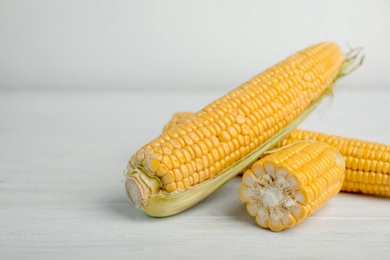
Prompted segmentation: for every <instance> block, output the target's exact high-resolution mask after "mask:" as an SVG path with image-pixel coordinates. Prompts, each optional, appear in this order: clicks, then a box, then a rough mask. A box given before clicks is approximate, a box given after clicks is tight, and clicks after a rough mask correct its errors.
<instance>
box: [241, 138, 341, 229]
mask: <svg viewBox="0 0 390 260" xmlns="http://www.w3.org/2000/svg"><path fill="white" fill-rule="evenodd" d="M344 174H345V162H344V158H343V157H342V155H341V154H340V153H339V152H338V151H337V149H335V148H334V147H331V146H329V145H328V144H325V143H322V142H311V141H306V142H305V141H303V142H299V143H293V144H290V145H288V146H285V147H282V148H280V149H278V150H277V151H276V152H274V153H271V154H270V155H268V156H266V157H264V158H262V159H260V160H259V161H257V162H256V163H254V164H253V165H252V168H251V169H250V170H247V171H246V172H245V173H244V175H243V177H242V185H241V187H240V190H239V196H240V199H241V200H242V201H243V202H246V208H247V211H248V213H249V214H250V215H252V216H254V217H255V218H256V222H257V224H258V225H259V226H261V227H263V228H270V229H271V230H273V231H281V230H283V229H285V228H288V227H292V226H294V225H296V224H298V223H299V222H301V221H302V220H303V219H305V218H306V217H307V216H309V215H311V214H313V213H314V212H316V211H317V210H318V209H319V208H321V207H322V206H323V205H324V204H325V203H326V202H327V201H328V200H329V199H330V198H331V197H333V196H334V195H335V194H337V193H338V192H339V191H340V189H341V186H342V184H343V180H344Z"/></svg>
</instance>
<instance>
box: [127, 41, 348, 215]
mask: <svg viewBox="0 0 390 260" xmlns="http://www.w3.org/2000/svg"><path fill="white" fill-rule="evenodd" d="M352 57H354V55H350V56H348V55H347V56H346V58H345V59H344V57H343V55H342V53H341V50H340V48H339V47H338V45H336V44H333V43H326V42H325V43H320V44H317V45H313V46H311V47H308V48H306V49H304V50H302V51H300V52H298V53H296V54H294V55H292V56H291V57H289V58H287V59H286V60H284V61H282V62H280V63H278V64H276V65H275V66H273V67H271V68H270V69H268V70H266V71H265V72H263V73H260V74H258V75H257V76H255V77H254V78H253V79H252V80H250V81H248V82H247V83H245V84H243V85H241V86H239V87H237V88H236V89H233V90H232V91H231V92H229V93H227V94H226V95H225V96H223V97H221V98H220V99H218V100H216V101H214V102H212V103H211V104H209V105H208V106H206V107H204V108H203V109H202V110H200V111H199V112H197V113H194V114H192V113H187V114H178V115H177V118H176V119H175V117H174V120H175V121H172V122H170V123H169V124H168V125H167V126H165V127H164V132H163V133H162V134H161V135H160V136H159V137H157V138H156V139H155V140H152V141H151V142H150V143H149V144H147V145H145V146H144V147H142V148H141V149H140V150H139V151H138V152H137V153H136V154H137V155H136V156H133V157H132V158H131V160H130V161H129V163H128V167H127V169H126V172H125V175H126V177H127V182H126V183H127V184H126V190H127V194H128V196H129V197H131V198H130V202H131V203H132V204H133V205H134V206H136V207H139V208H141V209H142V210H143V211H144V212H146V213H147V214H149V215H152V216H160V217H161V216H169V215H173V214H176V213H178V212H180V211H182V210H185V209H186V208H188V207H190V206H192V205H194V204H195V203H197V202H199V201H200V200H202V199H204V198H205V197H206V196H208V195H209V194H211V193H212V192H213V191H215V190H216V189H218V188H219V187H220V186H221V185H223V184H224V183H226V182H227V181H228V180H229V179H231V178H232V177H233V176H235V175H237V174H238V173H240V172H241V171H243V170H244V169H245V168H246V167H247V165H249V164H250V163H252V162H253V161H255V160H256V159H257V158H259V157H260V156H261V155H262V154H263V153H264V151H266V150H268V149H270V148H272V147H273V146H275V145H276V143H277V142H279V141H280V140H281V139H282V138H283V137H284V136H286V135H287V134H288V133H290V132H291V131H292V130H293V129H294V128H295V127H296V126H297V125H298V124H299V123H300V122H302V120H303V119H304V118H305V117H306V116H307V115H308V114H309V113H310V112H311V111H312V110H313V109H314V108H315V107H316V106H317V104H318V103H319V102H320V101H321V100H322V98H323V97H324V96H326V93H328V91H329V90H330V89H332V88H333V86H334V82H335V80H336V79H337V78H338V76H339V75H344V74H345V73H346V72H347V73H348V67H349V66H350V65H351V64H352V65H353V58H352ZM280 111H285V112H284V113H281V112H280ZM202 144H204V145H202ZM206 147H207V149H206ZM154 151H157V152H159V153H160V154H161V156H160V155H159V156H155V157H153V158H154V160H158V158H160V161H159V162H160V164H159V165H158V162H155V161H153V162H152V163H149V162H150V158H151V156H153V153H154ZM179 152H180V153H179ZM181 154H183V156H184V158H183V156H181ZM177 155H179V156H177ZM210 157H212V160H211V161H212V162H213V163H212V164H211V163H209V162H208V161H206V160H204V158H210ZM183 159H185V162H183ZM183 164H185V165H186V166H187V167H186V168H188V172H187V171H184V172H182V171H183V167H182V165H183ZM157 167H158V168H157ZM190 167H191V169H190ZM177 170H178V171H179V172H181V173H182V178H181V180H180V177H178V176H177V175H178V174H179V172H178V171H177ZM179 182H180V184H179ZM188 183H189V185H188ZM183 186H184V187H185V189H184V190H183V189H182V187H183ZM297 214H298V213H297Z"/></svg>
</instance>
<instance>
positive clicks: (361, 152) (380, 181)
mask: <svg viewBox="0 0 390 260" xmlns="http://www.w3.org/2000/svg"><path fill="white" fill-rule="evenodd" d="M302 140H317V141H321V142H325V143H327V144H329V145H330V146H333V147H335V148H336V149H338V150H339V151H340V153H341V154H342V155H343V156H344V158H345V162H346V173H345V181H344V184H343V187H342V188H341V190H342V191H346V192H357V193H364V194H370V195H377V196H386V197H390V146H389V145H385V144H380V143H374V142H367V141H361V140H357V139H352V138H344V137H341V136H335V135H326V134H322V133H316V132H311V131H303V130H295V131H293V132H292V133H291V134H290V136H288V137H287V138H286V139H284V140H283V141H282V142H280V143H279V144H278V146H284V145H286V144H290V143H294V142H297V141H302Z"/></svg>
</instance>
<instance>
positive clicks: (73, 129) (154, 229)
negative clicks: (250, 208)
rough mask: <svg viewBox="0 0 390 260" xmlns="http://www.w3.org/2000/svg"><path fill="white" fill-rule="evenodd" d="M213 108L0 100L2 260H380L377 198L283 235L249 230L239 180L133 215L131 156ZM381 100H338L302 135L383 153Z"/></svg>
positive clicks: (369, 96)
mask: <svg viewBox="0 0 390 260" xmlns="http://www.w3.org/2000/svg"><path fill="white" fill-rule="evenodd" d="M218 96H219V95H218V93H210V94H204V95H203V94H202V95H200V94H198V95H193V94H174V95H168V94H132V93H100V94H86V93H84V94H83V93H78V94H76V93H73V94H55V93H52V94H48V93H41V94H33V93H2V94H1V95H0V144H1V145H0V259H13V258H14V259H21V258H28V259H43V258H55V259H69V258H72V259H73V258H87V257H91V258H92V257H93V258H95V259H107V258H112V257H123V258H129V259H149V258H162V259H168V258H172V259H177V258H183V257H185V258H188V259H191V258H192V259H199V258H226V259H237V258H243V257H245V258H249V259H258V258H259V257H266V258H267V259H268V258H271V259H272V258H274V259H281V258H298V257H299V258H306V259H309V258H310V259H313V258H315V259H329V258H334V259H341V258H344V259H345V258H347V259H348V258H352V257H356V258H360V259H362V258H368V257H370V258H373V259H386V258H387V257H389V256H390V247H389V246H388V245H389V242H390V225H389V223H390V207H389V199H387V198H377V197H371V196H363V195H355V194H347V193H341V194H339V195H337V196H336V197H335V198H334V199H332V200H331V201H330V202H329V203H328V205H327V206H326V207H324V208H322V209H321V210H320V211H318V212H317V213H316V214H315V215H313V216H311V217H310V218H309V219H307V220H306V221H304V222H302V223H301V224H299V226H297V227H295V228H292V229H288V230H286V231H284V232H281V233H274V232H271V231H268V230H264V229H261V228H259V227H257V226H256V224H255V223H254V220H253V219H252V218H251V217H250V216H249V215H248V214H247V213H246V211H245V207H244V205H243V204H242V203H241V202H240V201H239V199H238V196H237V189H238V187H239V185H240V179H239V178H238V177H237V178H235V179H233V180H232V181H231V182H229V183H228V184H227V185H225V186H224V187H222V188H221V189H220V190H218V191H217V192H216V193H214V194H213V195H212V196H210V197H209V198H207V199H206V200H204V201H203V202H201V203H200V204H198V205H196V206H195V207H193V208H191V209H189V210H187V211H185V212H183V213H181V214H179V215H176V216H173V217H169V218H162V219H156V218H151V217H148V216H146V215H144V214H143V213H142V212H140V211H138V210H137V209H135V208H132V207H131V205H130V204H129V203H128V201H127V198H126V195H125V192H124V187H123V186H124V177H123V175H122V174H121V173H122V170H123V168H124V167H125V165H126V162H127V160H128V158H129V156H130V155H131V154H132V153H133V152H135V151H136V149H138V148H139V147H140V146H141V145H143V144H144V143H145V142H147V141H149V140H150V139H151V138H153V137H155V136H156V135H157V134H159V132H160V131H161V130H160V129H161V126H162V125H163V124H164V123H165V122H166V121H167V120H168V119H169V117H170V115H171V114H172V113H173V112H175V111H178V110H196V109H199V108H201V107H202V106H203V105H205V104H207V103H208V102H209V101H211V100H213V99H214V98H217V97H218ZM389 98H390V93H389V92H384V93H345V92H344V93H343V92H341V93H339V94H338V95H336V96H335V97H334V98H333V100H332V103H331V105H330V103H328V104H325V105H324V106H322V107H320V108H319V110H318V111H317V112H316V113H315V114H313V115H312V116H311V117H310V118H308V120H307V121H305V123H304V124H303V126H302V128H303V127H304V128H307V129H312V130H319V131H323V132H332V133H334V134H341V135H349V136H353V137H357V138H361V139H367V140H375V141H379V142H383V143H390V135H389V133H388V129H389V127H390V123H389V121H388V120H386V118H387V116H386V114H387V111H389V110H390V102H388V100H389ZM145 104H148V105H145ZM362 104H364V105H362ZM181 108H182V109H181Z"/></svg>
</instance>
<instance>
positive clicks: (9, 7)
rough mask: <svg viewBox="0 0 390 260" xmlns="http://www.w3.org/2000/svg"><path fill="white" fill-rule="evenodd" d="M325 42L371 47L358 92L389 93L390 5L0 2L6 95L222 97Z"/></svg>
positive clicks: (360, 1) (334, 1) (0, 84)
mask: <svg viewBox="0 0 390 260" xmlns="http://www.w3.org/2000/svg"><path fill="white" fill-rule="evenodd" d="M320 41H334V42H337V43H339V44H340V45H341V46H342V47H343V48H344V49H345V50H347V49H348V47H347V46H348V45H347V44H350V45H351V46H352V47H360V46H363V47H364V52H365V54H366V60H365V64H364V67H363V68H361V69H360V70H359V72H358V73H356V74H355V75H354V77H353V79H351V81H350V82H349V83H348V85H353V89H370V91H374V90H378V89H389V85H390V73H389V68H390V48H389V46H390V1H386V0H374V1H365V0H330V1H302V0H294V1H281V0H279V1H222V0H218V1H204V0H201V1H179V0H171V1H108V0H100V1H92V0H91V1H87V0H81V1H76V0H71V1H63V0H36V1H28V0H0V90H31V91H35V90H40V91H48V90H50V91H56V90H60V91H68V90H77V91H83V90H88V91H89V90H129V91H154V92H155V91H164V92H165V91H175V92H177V91H181V92H187V91H205V90H211V91H221V92H223V93H224V92H226V91H227V90H230V89H232V88H233V87H236V86H237V85H239V84H241V83H243V82H244V81H246V80H248V79H249V78H250V77H252V76H254V75H255V74H257V73H258V72H261V71H262V70H264V69H265V68H267V67H269V66H271V65H273V64H274V63H276V62H278V61H279V60H281V59H283V58H285V57H286V56H288V55H290V54H292V53H293V52H295V51H297V50H300V49H302V48H304V47H306V46H308V45H310V44H315V43H317V42H320Z"/></svg>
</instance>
